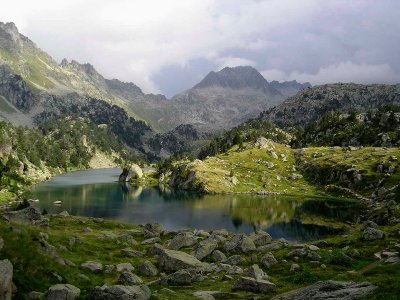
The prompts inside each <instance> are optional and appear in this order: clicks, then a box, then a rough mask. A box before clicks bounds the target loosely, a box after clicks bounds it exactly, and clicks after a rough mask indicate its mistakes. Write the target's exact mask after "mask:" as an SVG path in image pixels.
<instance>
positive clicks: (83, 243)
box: [0, 216, 400, 299]
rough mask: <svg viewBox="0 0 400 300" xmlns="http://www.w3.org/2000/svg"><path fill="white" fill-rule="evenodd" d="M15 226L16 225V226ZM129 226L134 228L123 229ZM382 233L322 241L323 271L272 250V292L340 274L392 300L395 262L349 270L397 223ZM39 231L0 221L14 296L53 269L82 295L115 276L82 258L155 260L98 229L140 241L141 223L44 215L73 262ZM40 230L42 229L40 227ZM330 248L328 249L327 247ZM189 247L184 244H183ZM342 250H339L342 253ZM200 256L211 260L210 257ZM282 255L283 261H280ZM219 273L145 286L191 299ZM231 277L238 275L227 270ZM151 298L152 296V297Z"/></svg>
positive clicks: (41, 285) (380, 245) (224, 285)
mask: <svg viewBox="0 0 400 300" xmlns="http://www.w3.org/2000/svg"><path fill="white" fill-rule="evenodd" d="M85 227H90V228H92V229H93V231H92V232H88V233H84V232H83V231H82V229H83V228H85ZM17 229H19V230H17ZM132 229H133V230H134V231H135V232H136V233H134V232H132V231H129V230H132ZM383 229H384V231H385V233H386V238H385V239H384V240H380V241H374V242H364V241H361V240H360V236H361V233H360V232H359V230H358V229H354V230H353V231H352V233H351V234H350V235H347V236H338V237H335V238H332V239H330V240H327V241H328V243H329V246H328V247H327V248H323V249H321V250H318V251H317V252H318V253H319V254H320V255H321V256H322V257H323V259H322V262H321V263H324V264H326V265H327V268H326V269H325V270H324V269H322V268H320V267H319V266H318V265H317V266H315V265H312V264H310V263H309V262H307V261H305V260H304V261H303V260H300V261H298V262H297V263H298V264H299V265H300V266H301V271H300V272H297V273H291V272H290V271H289V269H290V266H291V264H292V263H293V261H292V259H288V258H287V257H286V254H287V253H288V252H289V251H291V250H292V248H289V249H282V250H277V251H272V252H273V254H274V255H275V257H276V258H277V259H278V261H279V262H280V263H279V264H278V265H275V266H273V267H272V268H271V269H269V270H266V271H267V272H268V274H269V275H270V276H271V281H272V282H274V283H275V284H276V285H277V289H278V290H277V293H282V292H285V291H289V290H292V289H295V288H299V287H301V286H305V285H307V284H310V283H313V282H315V281H318V280H327V279H340V280H354V281H370V282H371V283H374V284H376V285H378V286H379V290H378V292H377V294H376V295H375V296H374V297H372V298H369V299H383V298H385V299H396V297H397V295H399V293H400V269H399V268H398V266H396V265H379V266H378V267H377V268H375V269H371V270H369V271H367V272H365V273H362V272H355V271H357V270H360V269H362V268H363V267H364V266H366V265H369V264H370V263H372V262H374V258H373V254H374V253H375V252H377V251H382V250H383V249H386V248H387V249H389V250H395V246H394V244H395V243H398V241H399V233H398V231H399V229H400V228H399V226H397V228H383ZM40 231H41V230H40V229H39V228H36V227H32V226H27V225H17V224H7V223H5V222H4V221H0V232H1V233H2V237H3V238H4V240H5V246H4V248H3V250H1V251H0V259H4V258H8V259H10V260H11V262H12V263H13V265H14V268H15V273H14V282H15V284H16V286H17V287H18V292H17V297H18V299H21V298H23V297H25V296H26V294H27V293H28V292H29V291H32V290H36V291H45V290H47V288H48V287H49V286H50V285H52V284H56V283H58V280H57V279H56V277H55V276H54V275H53V273H57V274H58V275H60V276H62V277H63V280H62V281H63V282H68V283H70V284H73V285H75V286H77V287H79V288H80V289H81V290H82V294H83V298H86V297H85V295H87V293H88V292H89V291H90V290H91V289H92V288H93V287H94V286H96V285H102V284H104V283H107V284H115V283H116V281H117V278H118V275H117V274H115V273H114V274H109V275H107V274H104V273H97V274H94V273H92V272H90V271H86V270H82V269H80V268H79V265H80V264H81V263H82V262H84V261H87V260H93V261H99V262H102V263H103V264H116V263H121V262H130V263H132V265H134V266H135V267H138V265H140V263H141V262H142V261H144V260H150V261H152V262H155V261H156V260H155V258H154V257H144V258H124V257H122V256H121V255H120V250H121V249H124V248H126V247H127V246H128V245H127V244H125V243H124V242H115V240H112V239H109V238H104V237H102V235H103V233H104V232H113V233H116V234H131V235H133V236H134V238H135V239H136V240H137V241H138V242H139V243H140V242H141V241H142V240H143V237H142V234H141V233H140V232H141V228H140V227H138V226H135V225H128V224H121V223H117V222H112V221H105V222H104V223H97V222H95V221H94V220H93V219H90V218H82V217H60V216H52V217H51V218H50V229H49V230H47V231H46V233H47V234H49V240H48V242H49V243H50V244H52V245H53V246H55V247H56V249H57V252H58V253H59V254H60V256H61V257H63V258H66V259H69V260H71V261H72V262H73V263H75V264H76V265H77V267H70V266H61V265H58V264H57V263H56V262H54V261H53V260H52V259H50V258H49V257H47V256H44V255H43V254H41V252H39V250H38V249H39V241H38V236H39V232H40ZM42 231H43V229H42ZM74 237H79V238H80V244H78V245H75V246H70V245H69V241H70V239H71V238H74ZM170 237H171V235H167V236H164V237H163V238H162V240H163V242H164V241H165V240H167V239H169V238H170ZM60 246H64V247H67V250H65V249H64V250H61V249H60ZM345 246H349V250H346V251H347V252H350V251H351V250H354V249H357V250H358V251H359V252H360V254H361V255H360V258H357V259H354V260H352V261H350V262H348V263H346V262H343V260H342V259H341V258H343V255H342V254H341V253H339V252H338V250H337V249H341V248H343V247H345ZM130 247H131V248H133V249H136V250H139V251H144V252H145V251H146V249H147V248H149V247H150V246H142V245H137V246H130ZM332 249H333V252H330V250H332ZM183 251H186V252H190V249H183ZM346 251H344V252H346ZM252 255H255V257H253V259H255V260H257V261H258V260H259V259H260V258H261V257H262V255H263V253H252V254H249V255H245V257H246V259H247V262H246V263H244V264H243V265H241V267H243V268H245V267H248V266H250V265H251V264H252V263H251V262H250V257H251V256H252ZM206 260H208V261H210V262H211V258H207V259H206ZM282 260H287V262H284V261H282ZM80 274H84V275H86V276H87V277H89V279H90V281H87V280H85V279H83V278H82V277H81V276H80ZM222 276H223V273H220V274H213V275H211V276H207V277H205V280H204V281H201V282H197V283H194V284H193V286H192V287H190V288H183V289H182V288H178V287H175V288H174V287H168V288H171V289H172V290H174V291H175V292H176V294H172V295H171V294H169V293H168V292H167V291H165V290H163V289H162V288H163V287H162V286H151V290H152V293H154V292H155V291H158V295H159V299H191V298H193V296H192V294H193V292H194V291H195V290H221V291H230V289H231V287H232V286H233V282H232V281H222ZM233 277H234V278H237V277H238V275H233ZM142 279H143V280H144V281H145V282H150V281H152V280H154V279H155V278H150V277H144V276H142ZM239 294H240V297H239V298H241V299H248V298H249V297H250V294H249V293H242V292H241V293H239ZM273 295H274V294H265V295H261V298H260V299H269V298H270V297H272V296H273ZM154 299H156V298H154Z"/></svg>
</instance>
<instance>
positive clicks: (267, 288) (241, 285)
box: [232, 277, 276, 293]
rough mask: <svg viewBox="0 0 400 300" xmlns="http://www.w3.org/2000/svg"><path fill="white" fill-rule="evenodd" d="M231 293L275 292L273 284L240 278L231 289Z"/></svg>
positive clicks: (249, 278)
mask: <svg viewBox="0 0 400 300" xmlns="http://www.w3.org/2000/svg"><path fill="white" fill-rule="evenodd" d="M232 290H233V291H247V292H253V293H267V292H274V291H275V290H276V286H275V284H273V283H272V282H270V281H267V280H257V279H255V278H251V277H240V278H239V279H238V280H237V281H236V282H235V285H234V286H233V288H232Z"/></svg>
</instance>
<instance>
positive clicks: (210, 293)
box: [193, 291, 239, 300]
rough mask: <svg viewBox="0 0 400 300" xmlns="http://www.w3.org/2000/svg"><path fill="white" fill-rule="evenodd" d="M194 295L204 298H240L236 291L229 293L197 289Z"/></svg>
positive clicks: (205, 299)
mask: <svg viewBox="0 0 400 300" xmlns="http://www.w3.org/2000/svg"><path fill="white" fill-rule="evenodd" d="M193 296H194V297H196V298H200V299H204V300H214V299H235V298H239V295H238V294H236V293H227V292H220V291H197V292H194V293H193Z"/></svg>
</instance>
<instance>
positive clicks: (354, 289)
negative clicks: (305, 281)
mask: <svg viewBox="0 0 400 300" xmlns="http://www.w3.org/2000/svg"><path fill="white" fill-rule="evenodd" d="M376 288H377V287H376V286H373V285H372V284H370V283H369V282H362V283H358V282H357V283H355V282H343V281H333V280H329V281H324V282H317V283H315V284H312V285H310V286H307V287H304V288H300V289H297V290H294V291H291V292H288V293H285V294H281V295H277V296H275V297H274V298H272V299H273V300H317V299H332V300H340V299H349V300H351V299H359V298H366V297H367V296H368V295H371V294H372V293H373V292H374V291H375V289H376Z"/></svg>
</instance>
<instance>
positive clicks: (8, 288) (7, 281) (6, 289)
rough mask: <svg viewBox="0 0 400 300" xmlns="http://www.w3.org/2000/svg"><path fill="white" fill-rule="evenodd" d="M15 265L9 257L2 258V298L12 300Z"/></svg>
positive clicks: (0, 282)
mask: <svg viewBox="0 0 400 300" xmlns="http://www.w3.org/2000/svg"><path fill="white" fill-rule="evenodd" d="M12 279H13V265H12V264H11V262H10V261H9V260H8V259H5V260H0V299H2V300H11V297H12V291H13V283H12Z"/></svg>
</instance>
